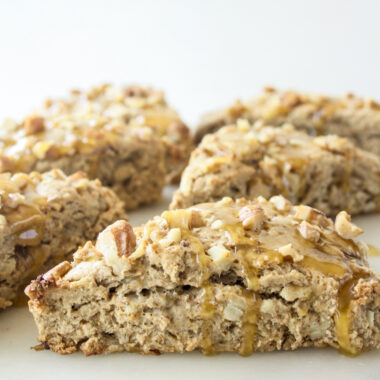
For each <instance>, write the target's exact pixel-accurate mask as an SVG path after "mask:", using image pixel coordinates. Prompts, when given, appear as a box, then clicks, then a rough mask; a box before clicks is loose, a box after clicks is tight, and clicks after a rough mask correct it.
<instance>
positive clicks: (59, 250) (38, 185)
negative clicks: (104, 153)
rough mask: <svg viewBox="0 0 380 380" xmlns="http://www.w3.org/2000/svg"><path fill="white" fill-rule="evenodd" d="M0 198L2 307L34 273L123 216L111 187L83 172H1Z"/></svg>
mask: <svg viewBox="0 0 380 380" xmlns="http://www.w3.org/2000/svg"><path fill="white" fill-rule="evenodd" d="M0 200H1V204H0V242H1V248H0V309H2V308H6V307H8V306H11V305H12V302H13V301H14V300H15V298H16V297H17V296H18V295H19V294H22V290H23V287H24V286H25V285H26V284H27V283H28V282H29V281H30V280H31V279H32V278H35V277H36V276H37V275H38V274H40V273H43V272H45V271H47V270H48V269H50V268H51V267H53V266H55V265H56V264H58V263H59V262H60V261H63V260H67V259H70V258H71V256H70V254H72V253H73V252H74V251H76V250H77V248H78V246H79V245H80V244H84V243H85V242H86V241H87V240H93V239H96V237H97V235H98V234H99V232H100V231H102V230H103V229H104V228H105V227H106V226H108V225H109V224H110V223H113V222H114V221H115V220H118V219H121V218H124V217H125V213H124V206H123V203H122V202H121V201H120V200H119V198H118V197H117V196H116V195H115V194H114V193H113V191H112V190H110V189H108V188H106V187H102V186H101V185H100V182H99V181H98V180H95V181H89V180H88V179H87V177H86V176H85V174H83V173H76V174H73V175H71V176H69V177H67V176H65V175H64V174H63V173H62V172H61V171H59V170H53V171H51V172H48V173H44V174H40V173H31V174H29V175H27V174H22V173H19V174H15V175H13V176H11V175H10V174H9V173H8V174H0ZM19 290H21V292H19Z"/></svg>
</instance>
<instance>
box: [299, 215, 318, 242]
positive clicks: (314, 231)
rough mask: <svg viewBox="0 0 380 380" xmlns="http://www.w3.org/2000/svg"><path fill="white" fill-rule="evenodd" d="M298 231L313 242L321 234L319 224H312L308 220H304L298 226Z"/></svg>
mask: <svg viewBox="0 0 380 380" xmlns="http://www.w3.org/2000/svg"><path fill="white" fill-rule="evenodd" d="M298 231H299V232H300V234H301V235H302V237H303V238H305V239H306V240H310V241H313V242H317V241H318V240H319V238H320V236H321V233H320V232H319V229H318V227H317V226H314V225H313V224H310V223H309V222H307V221H306V220H303V221H302V222H301V224H300V225H299V226H298Z"/></svg>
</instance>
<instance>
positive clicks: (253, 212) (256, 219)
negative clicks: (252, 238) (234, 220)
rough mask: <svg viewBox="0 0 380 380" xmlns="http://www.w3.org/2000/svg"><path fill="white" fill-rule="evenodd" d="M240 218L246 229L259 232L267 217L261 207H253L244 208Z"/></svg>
mask: <svg viewBox="0 0 380 380" xmlns="http://www.w3.org/2000/svg"><path fill="white" fill-rule="evenodd" d="M239 218H240V221H241V222H242V224H243V227H244V228H246V229H252V230H254V231H257V230H259V229H260V228H261V226H262V224H263V223H264V221H265V220H266V218H267V217H266V215H265V213H264V210H263V209H262V208H261V207H259V206H256V205H253V206H245V207H243V208H242V209H241V210H240V212H239Z"/></svg>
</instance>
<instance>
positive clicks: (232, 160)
mask: <svg viewBox="0 0 380 380" xmlns="http://www.w3.org/2000/svg"><path fill="white" fill-rule="evenodd" d="M279 194H281V195H283V196H284V197H286V198H287V199H289V200H290V201H291V202H292V203H294V204H297V203H302V204H307V205H310V206H312V207H315V208H317V209H319V210H321V211H323V212H325V213H326V214H328V215H331V216H333V215H336V214H337V213H338V212H339V211H340V210H346V211H347V212H349V213H350V214H352V215H354V214H361V213H370V212H378V211H379V209H380V157H379V156H377V155H375V154H372V153H369V152H367V151H364V150H362V149H359V148H357V147H356V146H355V145H354V144H352V143H351V142H350V141H349V140H348V139H345V138H342V137H338V136H334V135H328V136H310V135H308V134H306V133H305V132H302V131H298V130H296V129H295V128H294V126H292V125H290V124H284V125H283V126H281V127H272V126H266V125H264V124H263V123H262V122H256V123H255V124H254V125H250V124H249V123H248V121H246V120H238V122H237V124H236V125H231V126H226V127H224V128H222V129H220V130H219V131H217V132H215V133H214V134H209V135H206V136H205V137H204V138H203V140H202V142H201V143H200V144H199V145H198V147H197V148H196V149H195V150H194V151H193V153H192V155H191V158H190V162H189V164H188V166H187V167H186V169H185V171H184V173H183V175H182V178H181V183H180V187H179V189H178V190H177V191H176V193H175V194H174V197H173V201H172V203H171V208H185V207H189V206H192V205H194V204H197V203H202V202H210V201H216V200H218V199H220V198H222V197H224V196H230V197H232V198H240V197H245V198H248V199H254V198H255V197H257V196H259V195H262V196H264V197H270V196H273V195H279Z"/></svg>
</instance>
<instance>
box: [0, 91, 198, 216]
mask: <svg viewBox="0 0 380 380" xmlns="http://www.w3.org/2000/svg"><path fill="white" fill-rule="evenodd" d="M0 141H1V143H2V144H1V147H0V172H12V173H17V172H25V173H30V172H32V171H38V172H41V173H42V172H45V171H48V170H51V169H61V170H63V171H64V172H65V173H66V174H73V173H75V172H77V171H83V172H85V173H86V174H87V175H88V176H89V178H91V179H95V178H98V179H100V180H101V182H102V183H103V185H106V186H110V187H112V188H113V189H114V190H115V192H116V193H117V194H118V195H119V196H120V198H122V199H123V201H124V202H125V204H126V207H127V209H134V208H136V207H138V206H139V205H142V204H148V203H151V202H153V201H156V200H159V199H160V198H161V192H162V188H163V186H164V184H165V182H178V180H179V177H180V174H181V172H182V170H183V168H184V166H185V165H186V163H187V160H188V158H189V155H190V151H191V148H192V138H191V135H190V132H189V129H188V128H187V126H186V125H185V124H184V123H183V122H182V121H181V119H180V118H179V116H178V114H177V112H176V111H174V110H173V109H172V108H170V107H169V106H168V104H167V103H166V100H165V98H164V95H163V93H162V92H161V91H157V90H154V89H151V88H142V87H137V86H130V87H121V88H117V87H115V86H111V85H103V86H98V87H94V88H92V89H90V90H88V91H72V92H71V95H70V96H69V97H67V98H65V99H48V100H46V102H45V104H44V106H43V107H41V108H40V109H39V110H38V111H36V112H35V113H34V114H33V115H30V116H28V117H26V118H25V119H24V120H23V121H22V122H21V123H17V122H15V121H12V120H6V121H5V123H4V124H3V125H2V128H1V130H0ZM165 176H166V179H165Z"/></svg>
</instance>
